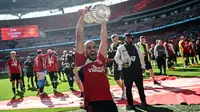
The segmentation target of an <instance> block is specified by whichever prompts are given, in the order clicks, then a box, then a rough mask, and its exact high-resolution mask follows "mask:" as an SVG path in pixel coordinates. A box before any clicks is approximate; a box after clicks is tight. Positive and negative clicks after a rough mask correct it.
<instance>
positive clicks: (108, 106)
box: [86, 100, 118, 112]
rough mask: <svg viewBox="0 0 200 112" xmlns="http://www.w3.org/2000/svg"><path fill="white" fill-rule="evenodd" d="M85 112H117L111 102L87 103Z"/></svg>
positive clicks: (113, 103)
mask: <svg viewBox="0 0 200 112" xmlns="http://www.w3.org/2000/svg"><path fill="white" fill-rule="evenodd" d="M86 110H87V112H118V109H117V106H116V104H115V102H114V101H113V100H107V101H92V102H89V103H88V106H87V108H86Z"/></svg>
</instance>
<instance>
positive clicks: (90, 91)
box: [75, 53, 113, 106]
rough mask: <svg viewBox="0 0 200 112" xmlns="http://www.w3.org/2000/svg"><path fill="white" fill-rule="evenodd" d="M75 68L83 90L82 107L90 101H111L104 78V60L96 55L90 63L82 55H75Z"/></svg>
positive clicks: (99, 55)
mask: <svg viewBox="0 0 200 112" xmlns="http://www.w3.org/2000/svg"><path fill="white" fill-rule="evenodd" d="M75 57H76V58H75V59H76V61H75V62H76V66H77V67H78V68H79V72H78V74H79V77H80V79H81V81H82V84H83V88H84V106H87V104H88V102H90V101H104V100H113V99H112V95H111V93H110V85H109V82H108V79H107V76H106V70H105V64H106V58H104V56H103V55H102V54H101V53H98V56H97V59H96V60H95V61H91V60H89V59H88V58H86V56H85V55H84V54H79V53H76V55H75Z"/></svg>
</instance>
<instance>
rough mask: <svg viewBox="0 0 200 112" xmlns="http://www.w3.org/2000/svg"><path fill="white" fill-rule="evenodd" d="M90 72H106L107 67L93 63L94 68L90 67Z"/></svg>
mask: <svg viewBox="0 0 200 112" xmlns="http://www.w3.org/2000/svg"><path fill="white" fill-rule="evenodd" d="M88 71H89V73H91V72H105V67H104V66H101V67H97V66H95V65H92V68H89V69H88Z"/></svg>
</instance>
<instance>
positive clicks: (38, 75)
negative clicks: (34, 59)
mask: <svg viewBox="0 0 200 112" xmlns="http://www.w3.org/2000/svg"><path fill="white" fill-rule="evenodd" d="M44 75H45V73H44V72H36V76H37V79H38V80H44Z"/></svg>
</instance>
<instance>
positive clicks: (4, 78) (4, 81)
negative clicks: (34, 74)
mask: <svg viewBox="0 0 200 112" xmlns="http://www.w3.org/2000/svg"><path fill="white" fill-rule="evenodd" d="M154 72H155V75H159V70H158V68H157V66H155V67H154ZM167 75H169V76H180V77H195V76H200V65H197V66H191V67H189V68H184V67H183V65H182V64H181V60H179V63H178V66H177V67H175V70H174V71H169V70H167ZM65 78H66V77H65ZM108 79H109V82H110V84H111V85H116V83H115V81H114V78H113V75H108ZM144 79H149V72H148V71H147V73H146V75H144ZM24 80H25V84H26V85H25V86H26V88H28V87H27V78H26V76H25V78H24ZM47 80H48V84H49V85H46V86H45V92H46V93H47V94H53V92H52V86H51V82H50V79H49V76H48V75H47ZM0 85H1V95H0V101H1V100H10V99H11V98H12V97H13V93H12V89H11V83H10V81H9V79H8V75H7V74H0ZM74 88H75V89H76V90H78V87H77V85H76V83H75V84H74ZM58 91H59V92H67V91H70V90H69V85H68V82H66V81H63V80H62V81H59V85H58ZM28 96H36V90H34V89H29V90H26V92H25V94H24V97H28ZM16 98H19V96H17V97H16Z"/></svg>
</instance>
